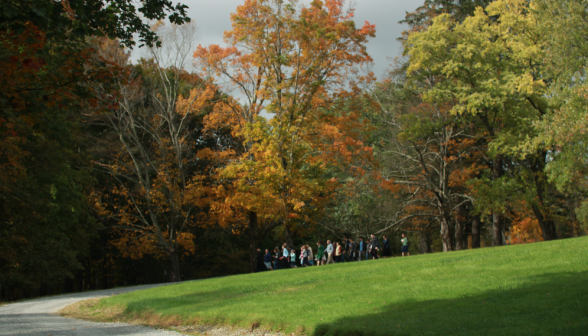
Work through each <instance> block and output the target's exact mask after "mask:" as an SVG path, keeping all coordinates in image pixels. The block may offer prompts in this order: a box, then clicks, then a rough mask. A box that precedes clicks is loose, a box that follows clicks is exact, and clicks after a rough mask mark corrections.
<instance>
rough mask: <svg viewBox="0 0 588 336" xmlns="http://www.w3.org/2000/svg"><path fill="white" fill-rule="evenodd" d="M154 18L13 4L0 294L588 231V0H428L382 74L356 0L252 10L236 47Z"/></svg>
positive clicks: (146, 5)
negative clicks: (306, 247)
mask: <svg viewBox="0 0 588 336" xmlns="http://www.w3.org/2000/svg"><path fill="white" fill-rule="evenodd" d="M142 6H143V7H142V8H141V9H140V11H141V12H142V14H143V16H145V18H146V19H150V20H154V21H152V22H151V23H150V24H147V23H144V22H143V21H141V19H140V18H139V17H137V16H136V12H135V8H134V7H133V5H132V3H131V2H130V1H128V0H117V1H102V0H96V1H69V2H54V1H51V0H42V1H39V0H37V1H20V0H19V1H16V0H14V1H13V0H9V1H8V2H6V4H3V5H2V12H1V14H0V15H2V21H1V22H2V23H0V40H1V41H0V42H1V43H2V45H3V46H4V48H2V50H1V51H0V69H1V70H0V75H1V76H2V78H1V79H2V80H1V81H0V85H2V90H0V95H1V96H0V104H2V105H1V108H0V113H1V114H0V139H1V142H0V170H1V171H0V189H1V196H0V197H1V198H0V199H1V200H2V206H1V207H0V218H1V220H0V300H14V299H18V298H21V297H31V296H37V295H48V294H57V293H64V292H71V291H83V290H89V289H101V288H111V287H114V286H121V285H133V284H142V283H153V282H162V281H179V280H186V279H195V278H203V277H210V276H218V275H226V274H237V273H243V272H247V271H253V270H255V267H256V256H257V248H260V247H261V248H272V249H273V247H275V246H281V245H282V243H283V242H287V243H288V245H290V246H295V245H300V244H303V243H306V242H314V241H316V240H318V239H322V240H325V239H326V238H336V239H340V238H342V237H343V236H350V237H358V236H363V237H366V236H367V235H368V234H370V233H374V234H376V235H378V236H380V235H382V234H384V233H386V234H387V235H388V237H390V238H391V240H392V247H393V252H397V251H396V249H397V248H398V251H399V247H400V243H399V241H398V240H399V238H398V237H399V234H400V232H405V233H408V234H409V241H411V242H412V244H411V252H416V251H419V252H420V253H428V252H435V251H451V250H460V249H465V248H477V247H481V246H497V245H503V244H507V243H525V242H532V241H539V240H551V239H559V238H565V237H573V236H578V235H582V234H585V232H586V230H587V228H586V225H585V224H583V223H586V219H587V218H588V217H587V215H586V214H588V211H587V210H586V209H588V206H586V204H588V203H585V195H586V194H585V178H584V176H585V170H586V168H585V166H586V164H585V160H586V146H585V135H584V133H585V132H584V125H585V122H586V119H587V118H586V113H585V110H586V100H585V94H584V91H585V86H586V84H585V83H584V78H585V75H584V69H585V64H584V59H585V57H584V55H585V54H586V52H587V51H588V48H586V47H587V46H588V45H587V44H586V42H585V38H584V37H583V35H582V32H581V31H580V30H579V28H577V27H582V26H583V25H584V24H585V22H584V21H585V12H586V8H585V6H584V5H583V4H582V3H581V2H580V1H576V0H569V1H563V2H558V3H552V2H551V1H534V2H531V3H529V2H528V1H522V0H499V1H494V2H490V1H483V0H470V1H446V0H427V1H425V3H424V5H423V6H422V7H420V8H418V9H417V10H416V11H415V12H413V13H408V14H407V16H406V19H405V20H404V21H403V23H405V24H407V25H408V26H409V28H410V29H409V30H407V31H406V32H405V33H404V34H403V35H402V36H401V37H400V40H401V41H402V43H403V45H404V57H403V58H401V59H399V60H398V61H397V62H396V65H395V67H394V68H393V69H391V70H390V71H389V73H387V74H386V76H385V77H384V78H382V79H380V80H379V81H376V80H375V78H374V76H373V74H371V73H364V72H363V69H364V68H365V67H364V66H365V65H368V64H369V62H371V58H370V57H369V55H368V53H367V51H366V46H367V43H368V40H369V38H370V37H373V36H375V26H373V25H371V24H369V23H367V22H366V24H365V25H364V26H362V27H356V26H355V23H354V21H353V20H352V18H353V10H352V9H348V8H347V7H346V6H345V4H342V3H341V2H339V1H332V0H327V1H324V2H321V1H314V2H313V3H312V4H310V5H309V6H302V5H300V4H297V3H296V2H293V1H292V2H291V1H280V0H266V1H248V2H245V3H244V4H243V5H242V6H239V7H238V8H237V9H236V11H235V13H234V14H233V15H232V16H231V20H232V22H233V29H232V30H231V31H227V32H225V41H226V43H227V46H226V47H220V46H218V45H212V46H208V47H202V46H197V45H196V43H195V34H196V25H195V24H194V23H191V22H189V18H187V17H186V14H185V9H186V7H185V6H183V5H181V4H180V5H176V6H172V4H171V2H169V1H163V2H162V1H145V2H143V3H142ZM90 18H91V19H90ZM166 18H167V19H168V20H169V21H170V22H168V23H164V19H166ZM383 33H385V32H383ZM133 34H138V36H139V41H140V43H141V44H143V45H144V50H145V56H144V57H143V58H142V59H141V60H139V61H138V62H135V63H131V62H130V61H129V48H130V47H133V46H134V44H135V42H134V41H133V39H132V36H133ZM397 238H398V239H397Z"/></svg>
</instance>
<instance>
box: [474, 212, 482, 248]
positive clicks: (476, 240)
mask: <svg viewBox="0 0 588 336" xmlns="http://www.w3.org/2000/svg"><path fill="white" fill-rule="evenodd" d="M480 224H481V222H480V216H479V215H476V216H474V219H473V220H472V248H480Z"/></svg>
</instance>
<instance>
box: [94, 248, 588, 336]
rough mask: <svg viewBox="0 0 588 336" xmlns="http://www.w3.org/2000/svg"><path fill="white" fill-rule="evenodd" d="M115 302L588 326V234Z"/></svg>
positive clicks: (157, 307) (346, 327) (192, 316)
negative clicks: (587, 235)
mask: <svg viewBox="0 0 588 336" xmlns="http://www.w3.org/2000/svg"><path fill="white" fill-rule="evenodd" d="M112 307H119V311H121V310H120V307H124V311H123V312H124V315H126V316H135V317H136V316H140V315H141V314H145V313H148V314H149V315H151V316H152V315H153V314H155V315H159V314H161V315H162V316H164V317H165V316H173V317H174V318H176V319H179V320H182V321H184V323H201V324H230V325H235V326H242V327H249V328H250V327H251V326H252V324H257V323H258V324H260V325H261V327H262V328H267V329H271V330H282V331H284V332H287V333H291V332H294V333H298V334H307V335H366V336H367V335H370V336H371V335H587V334H588V237H583V238H575V239H567V240H561V241H555V242H544V243H536V244H528V245H516V246H505V247H500V248H485V249H477V250H468V251H460V252H451V253H438V254H432V255H421V256H412V257H408V258H392V259H386V260H376V261H367V262H359V263H357V262H356V263H345V264H337V265H329V266H321V267H310V268H305V269H300V268H299V269H291V270H280V271H272V272H264V273H258V274H246V275H239V276H231V277H225V278H218V279H209V280H203V281H194V282H187V283H182V284H178V285H172V286H166V287H160V288H155V289H150V290H145V291H137V292H132V293H129V294H124V295H119V296H114V297H110V298H106V299H102V300H101V301H100V303H99V304H98V305H97V306H95V307H94V308H93V309H98V310H102V311H104V310H105V309H109V308H112Z"/></svg>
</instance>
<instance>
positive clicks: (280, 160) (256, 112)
mask: <svg viewBox="0 0 588 336" xmlns="http://www.w3.org/2000/svg"><path fill="white" fill-rule="evenodd" d="M352 17H353V9H349V10H348V11H345V10H344V3H343V1H335V0H327V1H325V2H322V1H313V2H312V3H311V4H310V6H309V7H305V6H299V5H298V3H297V1H294V0H292V1H283V0H249V1H246V2H245V4H243V5H241V6H239V7H238V8H237V12H236V13H235V14H233V15H232V16H231V20H232V22H233V29H232V30H231V31H227V32H225V40H226V42H227V43H228V44H229V46H228V47H227V48H221V47H219V46H216V45H213V46H210V47H208V48H205V47H199V48H198V49H197V51H196V52H195V53H194V57H195V60H196V62H197V64H198V65H199V66H200V67H201V68H202V69H204V70H206V71H207V72H208V73H209V74H210V75H212V76H215V77H217V78H224V79H225V80H226V81H227V82H229V83H231V84H232V85H234V86H235V87H236V88H238V90H239V92H240V93H241V95H242V96H244V99H245V103H244V104H235V100H226V101H225V103H226V104H227V108H225V109H222V110H221V109H219V111H221V112H219V113H217V114H213V115H211V116H210V117H209V119H208V121H209V122H213V123H214V122H216V123H217V124H218V121H217V120H230V121H232V122H233V123H234V124H233V130H234V133H233V134H234V137H235V138H238V139H240V146H239V148H235V149H234V150H236V153H235V158H234V159H233V160H232V161H231V162H230V163H229V164H228V165H227V166H226V167H224V168H222V169H221V170H219V177H220V178H221V179H223V180H225V181H231V183H230V188H231V193H230V194H227V197H226V199H225V201H224V203H223V204H224V205H223V206H224V207H223V208H222V209H224V210H226V208H227V207H228V208H230V209H233V210H232V211H225V213H227V214H231V216H232V215H233V214H234V213H236V214H240V215H237V216H241V217H239V218H241V220H242V223H243V225H244V227H246V228H247V230H248V231H249V235H250V241H251V245H250V251H251V252H250V253H251V258H252V260H253V256H254V252H255V248H256V246H257V244H258V243H259V237H260V233H261V232H268V230H273V229H274V228H277V227H280V228H282V229H283V230H284V232H286V233H287V234H288V232H289V231H290V230H291V229H292V228H293V227H294V225H295V223H297V222H298V223H299V222H306V221H308V220H309V219H308V218H305V216H304V212H305V211H306V210H309V209H313V208H316V207H318V206H319V204H320V202H321V200H323V199H324V197H325V196H328V194H329V190H330V188H332V185H333V183H334V181H331V182H330V181H329V180H328V179H327V178H325V177H326V175H327V174H326V169H327V165H328V163H329V162H332V161H333V160H332V159H334V158H336V157H341V156H342V155H346V156H347V160H352V159H358V160H361V159H362V158H363V157H364V155H365V153H369V152H370V150H369V148H365V146H363V144H362V143H361V141H357V140H355V139H354V138H353V133H352V132H351V128H349V127H350V126H352V125H357V122H356V121H355V120H354V115H353V113H350V114H347V115H340V116H329V115H325V113H324V112H323V111H324V109H325V107H328V104H329V103H330V102H332V101H333V99H334V98H335V97H342V96H345V95H349V94H354V91H353V83H352V82H349V81H347V80H346V76H347V75H348V74H349V72H350V71H351V70H352V69H353V68H354V67H356V66H358V65H361V64H364V63H366V62H369V61H370V60H371V59H370V57H369V56H368V54H367V52H366V48H365V43H366V42H367V39H368V38H369V37H370V36H374V32H375V27H374V26H373V25H370V24H369V23H367V22H366V24H365V25H364V26H363V27H362V28H361V29H357V28H356V27H355V24H354V22H353V21H352V20H351V18H352ZM348 85H349V87H348ZM349 88H351V90H350V89H349ZM262 111H265V112H266V113H268V114H270V115H271V116H272V118H271V120H269V121H268V120H266V119H265V118H262V117H260V113H261V112H262ZM227 113H230V115H227ZM319 135H320V136H319ZM351 155H356V157H355V158H352V157H351ZM260 221H261V225H263V226H264V228H263V229H262V231H261V232H260V223H259V222H260ZM252 267H253V262H252Z"/></svg>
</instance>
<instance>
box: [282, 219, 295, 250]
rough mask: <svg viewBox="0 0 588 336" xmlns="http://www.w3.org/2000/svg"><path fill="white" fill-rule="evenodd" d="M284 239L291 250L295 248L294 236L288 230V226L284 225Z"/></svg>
mask: <svg viewBox="0 0 588 336" xmlns="http://www.w3.org/2000/svg"><path fill="white" fill-rule="evenodd" d="M284 238H285V239H286V244H287V245H288V247H289V248H293V247H294V234H293V233H292V231H290V229H289V228H288V224H285V225H284Z"/></svg>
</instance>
